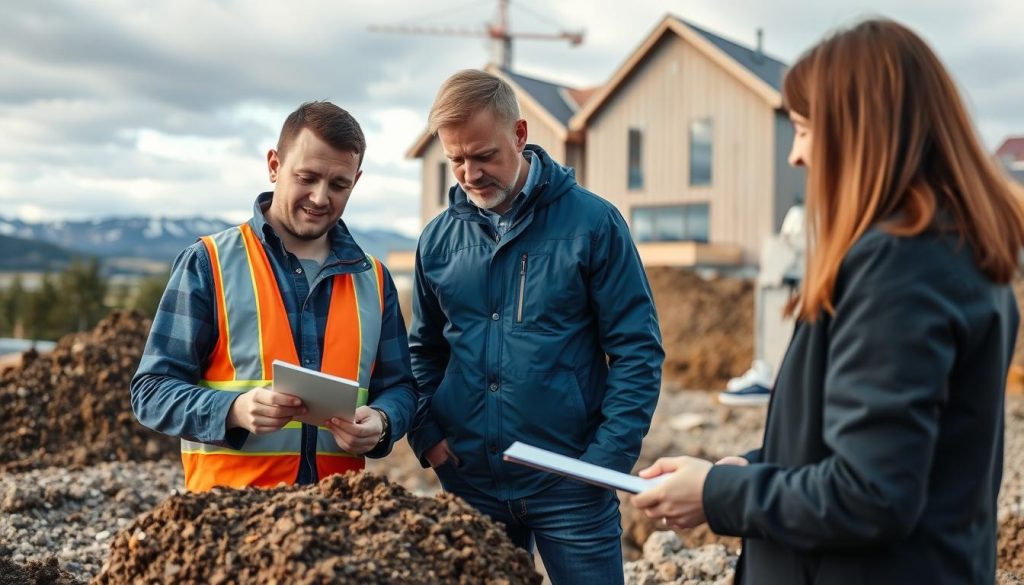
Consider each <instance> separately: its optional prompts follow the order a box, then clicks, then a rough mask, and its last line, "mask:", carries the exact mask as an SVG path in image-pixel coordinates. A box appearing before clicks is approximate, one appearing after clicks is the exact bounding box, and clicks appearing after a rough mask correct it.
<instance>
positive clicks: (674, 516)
mask: <svg viewBox="0 0 1024 585" xmlns="http://www.w3.org/2000/svg"><path fill="white" fill-rule="evenodd" d="M710 469H711V462H710V461H705V460H703V459H697V458H694V457H662V458H661V459H658V460H657V461H655V462H654V465H652V466H650V467H648V468H647V469H643V470H641V471H640V477H643V478H647V479H650V478H652V477H658V476H661V475H665V474H671V475H669V476H668V477H666V478H665V479H663V480H662V481H661V482H660V483H659V484H658V485H656V486H654V487H652V488H651V489H649V490H646V491H644V492H641V493H639V494H637V495H635V496H633V497H632V498H630V501H631V502H632V504H633V505H634V506H636V507H637V508H638V509H640V510H643V511H644V514H647V517H648V518H663V519H664V520H663V522H665V523H666V525H669V526H672V527H675V528H693V527H694V526H698V525H700V524H703V523H704V522H706V521H707V518H705V517H704V503H703V499H704V479H705V478H707V476H708V471H709V470H710Z"/></svg>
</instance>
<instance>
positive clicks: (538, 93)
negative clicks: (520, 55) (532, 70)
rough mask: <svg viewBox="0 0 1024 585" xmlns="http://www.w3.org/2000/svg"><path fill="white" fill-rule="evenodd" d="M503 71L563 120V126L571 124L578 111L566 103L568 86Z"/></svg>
mask: <svg viewBox="0 0 1024 585" xmlns="http://www.w3.org/2000/svg"><path fill="white" fill-rule="evenodd" d="M501 72H502V73H503V74H504V75H506V76H508V78H509V79H511V80H512V81H513V82H515V84H516V85H518V86H519V87H521V88H523V91H525V92H526V93H528V94H530V97H532V98H533V99H535V100H537V103H539V104H540V105H541V107H543V108H544V109H545V110H547V111H548V112H549V113H550V114H551V115H552V116H554V117H555V119H556V120H558V121H559V122H561V123H562V125H563V126H568V125H569V118H572V115H573V114H575V113H576V112H575V111H574V110H573V109H572V108H571V107H570V106H569V104H568V103H566V101H565V98H564V97H563V96H564V95H565V90H567V89H568V88H566V87H565V86H563V85H558V84H555V83H551V82H550V81H541V80H540V79H534V78H532V77H527V76H525V75H520V74H518V73H513V72H512V71H509V70H508V69H502V70H501Z"/></svg>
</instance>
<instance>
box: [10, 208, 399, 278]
mask: <svg viewBox="0 0 1024 585" xmlns="http://www.w3.org/2000/svg"><path fill="white" fill-rule="evenodd" d="M231 225H232V224H230V223H228V222H226V221H223V220H219V219H210V218H202V217H192V218H168V217H108V218H102V219H92V220H80V221H51V222H39V223H33V222H26V221H23V220H21V219H11V218H5V217H0V251H2V253H0V271H15V270H18V271H46V270H53V269H55V268H57V267H60V266H63V265H66V264H67V263H68V262H70V260H71V259H72V258H74V257H76V256H98V257H100V259H101V260H102V261H103V262H104V263H105V264H107V265H110V266H117V267H119V268H118V271H120V272H132V271H133V269H132V268H131V267H132V266H143V265H150V266H151V265H152V263H160V264H167V265H169V264H170V262H171V261H172V260H174V257H175V256H177V254H178V253H179V252H181V250H183V249H184V248H185V247H187V246H189V245H190V244H192V243H193V242H195V241H196V238H197V237H199V236H202V235H207V234H212V233H216V232H219V231H221V230H223V229H225V228H228V227H230V226H231ZM349 229H350V231H351V232H352V236H353V237H354V238H355V240H356V242H358V243H359V245H360V246H361V247H362V248H363V249H364V250H365V251H366V252H368V253H370V254H373V255H374V256H377V257H379V258H385V257H386V256H387V253H388V252H389V251H391V250H412V249H414V248H415V247H416V240H414V239H412V238H409V237H407V236H405V235H402V234H400V233H398V232H396V231H392V230H384V229H370V230H361V229H354V228H351V227H350V228H349ZM140 262H141V264H140ZM140 271H141V268H140Z"/></svg>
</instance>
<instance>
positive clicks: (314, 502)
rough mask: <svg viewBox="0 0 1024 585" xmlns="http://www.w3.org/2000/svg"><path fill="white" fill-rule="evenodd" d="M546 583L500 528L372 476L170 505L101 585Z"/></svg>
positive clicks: (444, 499) (119, 546)
mask: <svg viewBox="0 0 1024 585" xmlns="http://www.w3.org/2000/svg"><path fill="white" fill-rule="evenodd" d="M170 581H174V582H185V583H211V584H214V585H216V584H218V583H229V582H236V583H297V584H301V583H337V582H346V583H365V584H374V583H407V584H415V583H424V584H427V583H467V584H468V583H474V584H476V583H488V584H492V585H498V584H503V585H513V584H517V583H540V582H541V577H540V575H539V574H537V573H536V571H534V569H533V559H532V558H531V557H530V556H529V555H528V554H527V553H526V552H525V551H523V550H521V549H519V548H516V547H515V546H514V545H512V543H511V542H510V541H509V540H508V538H507V537H506V536H505V532H504V530H502V529H501V528H500V527H499V526H498V524H496V523H494V522H493V521H491V520H490V519H487V518H486V517H484V516H482V515H481V514H480V513H479V512H477V511H475V510H474V509H473V508H471V507H470V506H469V505H468V504H466V503H465V502H463V501H462V500H460V499H457V498H454V497H452V496H450V495H447V494H443V495H439V496H437V497H435V498H420V497H416V496H413V495H411V494H410V493H409V492H408V491H406V490H405V488H402V487H401V486H398V485H395V484H393V483H391V482H389V481H388V480H386V479H384V478H382V477H379V476H375V475H373V474H369V473H365V472H364V473H350V474H346V475H335V476H331V477H328V478H327V479H325V480H324V481H322V482H320V483H319V484H317V485H315V486H304V487H298V486H291V487H279V488H275V489H247V490H224V489H217V490H213V491H212V492H206V493H185V494H181V495H176V496H172V497H171V498H169V499H168V500H166V501H164V502H163V503H162V504H160V505H159V506H158V507H157V508H155V509H154V510H153V511H151V512H149V513H147V514H144V515H142V516H140V517H138V518H137V519H136V520H135V522H133V523H132V524H131V525H129V526H128V527H126V528H125V529H124V530H122V531H121V532H120V533H118V535H117V536H116V537H115V540H114V542H113V544H112V545H111V553H110V560H109V562H108V564H107V566H106V568H105V570H104V572H102V573H101V574H100V575H99V576H97V578H96V579H95V580H94V581H93V583H96V584H108V583H136V582H150V583H154V582H170Z"/></svg>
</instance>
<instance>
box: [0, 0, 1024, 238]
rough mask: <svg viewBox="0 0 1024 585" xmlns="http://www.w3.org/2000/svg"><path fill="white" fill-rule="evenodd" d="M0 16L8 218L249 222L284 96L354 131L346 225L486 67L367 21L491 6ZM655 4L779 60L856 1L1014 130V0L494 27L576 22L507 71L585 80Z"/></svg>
mask: <svg viewBox="0 0 1024 585" xmlns="http://www.w3.org/2000/svg"><path fill="white" fill-rule="evenodd" d="M9 4H10V5H9V6H5V9H4V18H3V19H0V127H2V128H3V129H4V131H3V134H2V136H0V207H2V208H3V209H4V210H11V211H13V212H14V213H17V214H19V216H21V217H25V218H30V217H31V218H37V217H38V216H39V215H40V214H43V215H44V216H46V217H49V218H57V217H68V218H81V217H88V216H98V215H129V214H134V215H138V214H163V215H197V214H203V215H215V216H221V217H226V218H230V219H234V220H238V219H242V218H243V217H244V216H246V215H248V213H249V210H250V206H251V204H252V199H253V198H254V197H255V195H256V194H257V193H258V192H259V191H261V190H264V189H268V188H269V187H270V185H269V183H268V182H267V178H266V170H265V158H264V157H265V154H266V150H267V149H268V148H271V147H272V146H273V145H274V143H275V142H276V139H277V133H278V131H279V130H280V125H281V123H282V122H283V120H284V118H285V116H286V115H287V114H288V113H289V112H290V111H292V110H293V109H294V108H295V107H296V106H297V105H298V104H299V103H301V102H303V101H308V100H310V99H330V100H332V101H335V103H338V104H339V105H341V106H342V107H344V108H346V109H348V110H349V111H351V112H352V113H353V114H354V115H355V116H356V118H357V119H358V120H359V121H360V123H361V125H362V126H363V129H364V132H365V133H366V135H367V139H368V147H369V149H368V152H367V157H366V160H365V161H364V169H365V173H366V174H365V178H364V179H363V180H362V181H361V182H360V185H359V186H358V187H357V190H356V193H355V195H354V196H353V200H352V202H351V204H350V208H349V209H348V210H347V211H346V217H347V218H348V220H349V222H350V223H352V224H353V225H356V226H372V227H387V226H393V227H397V228H398V229H402V230H405V231H407V232H410V231H414V230H413V229H412V226H418V222H419V189H420V182H419V162H418V161H409V160H406V159H405V152H406V151H407V150H408V148H409V147H410V146H411V144H412V143H413V141H414V140H415V139H416V137H417V136H418V135H419V133H420V132H421V131H422V130H423V128H424V126H425V123H426V113H427V109H428V108H429V106H430V103H431V102H432V100H433V98H434V95H435V92H436V90H437V87H438V86H439V85H440V83H441V82H442V81H443V80H444V79H445V78H446V77H447V76H448V75H450V74H451V73H452V72H454V71H455V70H457V69H462V68H466V67H479V66H482V65H483V64H484V63H485V62H486V61H487V42H488V41H487V39H484V38H481V37H475V38H474V37H455V36H449V37H443V36H428V35H409V34H381V33H372V32H369V31H368V30H367V27H368V25H370V24H392V23H399V24H409V25H416V26H422V25H428V26H429V25H441V26H449V27H454V28H462V29H476V30H482V26H483V23H484V21H485V20H487V19H489V18H491V16H492V14H493V12H494V4H493V3H491V2H482V3H479V2H478V3H475V4H473V5H470V6H466V2H464V1H461V0H451V2H450V3H449V2H448V0H444V1H443V2H441V3H435V5H431V7H427V5H425V4H423V3H420V2H413V1H412V0H379V1H378V2H375V3H374V4H373V9H372V10H369V9H367V7H368V6H369V5H368V4H366V3H363V2H352V1H350V2H337V1H336V0H332V1H328V0H295V1H293V2H288V3H282V2H277V3H253V2H249V1H245V0H176V1H175V2H149V3H143V4H140V3H137V2H131V1H129V0H91V1H86V0H37V1H34V2H13V3H9ZM666 12H673V13H674V14H676V15H677V16H680V17H682V18H686V19H689V20H692V21H694V22H696V23H698V24H700V25H701V26H704V27H705V28H708V29H710V30H712V31H715V32H717V33H719V34H721V35H723V36H726V37H728V38H731V39H734V40H736V41H739V42H743V43H747V44H752V43H753V42H754V39H755V32H754V31H755V30H756V29H757V28H759V27H760V28H763V29H764V30H765V44H766V49H767V51H768V52H769V53H770V54H773V55H776V56H778V57H779V58H782V59H783V60H786V61H792V60H793V59H795V58H796V57H797V56H798V55H799V54H800V52H801V51H803V50H804V49H806V48H807V47H809V46H810V45H812V44H813V43H815V42H816V41H817V40H819V39H820V38H821V37H822V36H823V35H824V34H825V33H826V32H827V31H828V30H830V29H833V28H835V27H837V26H842V25H845V24H849V23H851V22H853V21H855V20H856V19H857V18H859V17H863V16H865V15H871V14H884V15H888V16H891V17H893V18H896V19H899V20H901V21H903V22H905V23H906V24H908V25H910V26H911V27H912V28H914V29H915V30H918V31H919V32H921V34H922V35H923V36H925V37H926V38H927V39H928V40H929V41H930V42H931V43H932V44H933V46H934V47H935V48H936V50H937V51H938V53H939V54H940V56H941V57H942V58H943V59H944V60H945V62H946V63H948V64H949V66H950V69H951V70H952V72H953V74H954V76H955V77H956V79H957V81H958V83H960V85H961V87H962V88H963V90H964V94H965V98H966V99H967V102H968V104H969V106H970V108H971V111H972V112H973V113H974V115H975V116H976V121H977V123H978V125H979V128H980V130H981V132H982V135H983V137H984V138H985V142H986V144H987V145H988V146H989V147H990V148H992V147H994V146H995V145H997V144H998V143H999V142H1000V141H1001V140H1002V138H1003V137H1004V136H1005V135H1007V134H1011V133H1021V132H1024V108H1021V107H1020V104H1021V103H1024V80H1022V78H1021V76H1020V74H1019V72H1020V71H1024V35H1020V34H1019V33H1020V30H1022V28H1024V3H1021V2H1019V1H1017V0H981V1H979V2H968V1H967V0H958V1H956V2H948V3H944V4H943V5H942V7H941V10H940V9H937V7H936V5H935V4H934V3H933V2H925V1H924V0H886V1H885V2H882V1H881V0H862V1H855V0H837V1H836V2H809V1H797V0H776V1H773V2H771V3H767V2H761V1H754V0H736V1H734V2H721V1H720V0H690V1H688V2H686V3H682V2H664V1H659V0H635V1H634V2H631V3H628V4H627V3H623V2H621V0H561V1H559V2H545V1H543V0H519V1H518V2H515V3H512V18H513V21H512V28H513V30H519V31H529V32H549V33H554V32H557V31H558V30H559V29H561V28H565V29H579V28H582V29H585V30H586V41H585V44H584V45H583V46H581V47H576V48H571V47H569V46H568V44H567V43H566V42H562V41H559V42H549V41H522V42H519V41H517V42H516V44H515V54H514V59H515V62H516V67H517V69H519V70H521V71H523V72H524V73H527V74H533V75H537V76H541V77H545V78H549V79H552V80H558V81H562V82H563V83H568V84H573V85H578V86H588V85H594V84H598V83H602V82H604V81H605V80H607V79H608V77H609V76H610V75H611V74H612V73H613V72H614V71H615V69H616V68H617V67H619V65H621V64H622V63H623V62H624V61H625V60H626V59H627V58H628V57H629V55H630V53H631V52H632V51H633V50H634V49H635V48H636V47H637V45H638V44H639V43H640V42H641V41H642V40H643V39H644V37H645V36H646V35H647V34H648V32H650V30H652V29H653V27H654V26H655V25H656V24H657V23H658V21H659V20H660V19H661V18H662V17H663V16H664V14H665V13H666Z"/></svg>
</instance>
